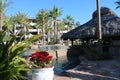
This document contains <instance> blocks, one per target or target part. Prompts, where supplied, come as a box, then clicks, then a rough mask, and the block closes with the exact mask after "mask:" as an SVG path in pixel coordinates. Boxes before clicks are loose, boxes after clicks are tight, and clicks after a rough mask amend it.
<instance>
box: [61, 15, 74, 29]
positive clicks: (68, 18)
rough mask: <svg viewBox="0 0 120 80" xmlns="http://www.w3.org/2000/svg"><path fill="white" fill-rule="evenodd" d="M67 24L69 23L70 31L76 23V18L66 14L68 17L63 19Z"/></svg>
mask: <svg viewBox="0 0 120 80" xmlns="http://www.w3.org/2000/svg"><path fill="white" fill-rule="evenodd" d="M63 21H64V22H65V24H66V25H67V30H68V31H69V30H70V28H72V25H73V24H74V19H73V17H71V16H66V18H64V19H63Z"/></svg>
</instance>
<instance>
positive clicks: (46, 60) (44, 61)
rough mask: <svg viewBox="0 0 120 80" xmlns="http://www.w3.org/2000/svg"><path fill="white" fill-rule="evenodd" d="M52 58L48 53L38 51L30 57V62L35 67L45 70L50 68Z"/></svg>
mask: <svg viewBox="0 0 120 80" xmlns="http://www.w3.org/2000/svg"><path fill="white" fill-rule="evenodd" d="M52 58H53V57H52V56H51V55H49V53H48V52H46V51H36V52H35V53H33V54H31V55H30V56H29V60H30V62H31V64H32V66H33V67H37V68H44V67H49V66H50V64H51V62H52Z"/></svg>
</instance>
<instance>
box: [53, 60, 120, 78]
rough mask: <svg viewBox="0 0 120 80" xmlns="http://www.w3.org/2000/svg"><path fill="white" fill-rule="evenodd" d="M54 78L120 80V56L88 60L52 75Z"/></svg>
mask: <svg viewBox="0 0 120 80" xmlns="http://www.w3.org/2000/svg"><path fill="white" fill-rule="evenodd" d="M54 80H120V58H117V59H114V60H107V61H89V62H88V65H78V66H77V67H75V68H73V69H70V70H67V71H66V72H64V73H61V74H59V75H56V74H55V76H54Z"/></svg>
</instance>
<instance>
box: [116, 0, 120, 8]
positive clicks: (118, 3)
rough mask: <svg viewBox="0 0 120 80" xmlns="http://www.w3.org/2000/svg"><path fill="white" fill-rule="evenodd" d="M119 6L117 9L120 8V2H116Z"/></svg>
mask: <svg viewBox="0 0 120 80" xmlns="http://www.w3.org/2000/svg"><path fill="white" fill-rule="evenodd" d="M115 3H116V4H117V5H118V6H117V7H116V9H118V8H120V0H119V1H116V2H115Z"/></svg>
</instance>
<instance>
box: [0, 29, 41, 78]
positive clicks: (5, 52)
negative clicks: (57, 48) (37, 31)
mask: <svg viewBox="0 0 120 80" xmlns="http://www.w3.org/2000/svg"><path fill="white" fill-rule="evenodd" d="M6 34H7V31H3V32H2V33H0V80H21V79H25V76H24V75H22V74H21V73H22V72H23V71H27V70H29V68H28V67H27V65H26V63H27V62H26V60H25V59H24V58H22V57H20V54H23V53H24V52H25V51H26V50H27V49H28V48H29V47H30V46H32V44H31V42H33V41H34V40H36V39H38V38H39V37H40V36H41V35H36V36H32V37H30V38H28V39H25V40H23V41H21V42H18V41H17V40H16V36H17V35H14V34H11V35H10V36H6ZM6 37H7V39H6Z"/></svg>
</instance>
